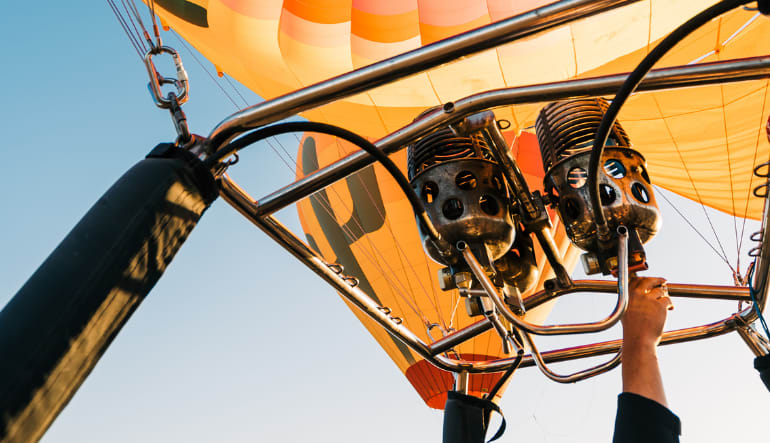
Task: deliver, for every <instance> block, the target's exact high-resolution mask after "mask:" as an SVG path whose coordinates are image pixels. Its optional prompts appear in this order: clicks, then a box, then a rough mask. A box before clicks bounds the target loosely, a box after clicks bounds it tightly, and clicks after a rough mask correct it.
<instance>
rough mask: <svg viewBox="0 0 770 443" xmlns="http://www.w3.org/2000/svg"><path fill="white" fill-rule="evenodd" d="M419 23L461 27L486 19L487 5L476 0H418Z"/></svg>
mask: <svg viewBox="0 0 770 443" xmlns="http://www.w3.org/2000/svg"><path fill="white" fill-rule="evenodd" d="M418 5H419V11H420V23H423V24H426V25H431V26H446V27H455V26H463V25H465V24H466V23H468V22H470V21H476V20H478V19H479V18H484V17H486V19H487V20H489V13H488V12H487V3H486V2H485V1H478V0H452V1H447V0H419V1H418Z"/></svg>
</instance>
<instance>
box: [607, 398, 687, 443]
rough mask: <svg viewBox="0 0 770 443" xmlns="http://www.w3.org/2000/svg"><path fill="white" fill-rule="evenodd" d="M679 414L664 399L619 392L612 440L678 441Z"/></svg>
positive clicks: (614, 442)
mask: <svg viewBox="0 0 770 443" xmlns="http://www.w3.org/2000/svg"><path fill="white" fill-rule="evenodd" d="M681 429H682V425H681V423H680V422H679V417H677V416H676V415H674V413H673V412H671V411H669V410H668V408H666V407H665V406H663V405H661V404H660V403H658V402H656V401H654V400H650V399H649V398H646V397H642V396H641V395H636V394H632V393H630V392H624V393H622V394H620V395H619V396H618V413H617V415H616V416H615V435H614V437H613V438H612V443H652V442H654V443H678V442H679V434H681V433H682V430H681Z"/></svg>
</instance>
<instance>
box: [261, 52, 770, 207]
mask: <svg viewBox="0 0 770 443" xmlns="http://www.w3.org/2000/svg"><path fill="white" fill-rule="evenodd" d="M626 76H627V74H615V75H609V76H603V77H593V78H586V79H579V80H567V81H561V82H554V83H544V84H540V85H532V86H521V87H514V88H506V89H497V90H493V91H488V92H483V93H479V94H474V95H471V96H469V97H466V98H463V99H461V100H458V101H455V102H454V106H453V108H452V112H451V113H446V112H444V111H443V110H435V111H432V112H429V113H427V114H425V115H424V116H423V117H422V118H420V119H418V120H416V121H414V122H413V123H411V124H409V125H406V126H404V127H403V128H401V129H399V130H397V131H395V132H393V133H391V134H389V135H387V136H385V137H383V138H381V139H380V140H378V141H377V142H375V145H376V146H377V147H378V148H380V149H382V150H383V151H384V152H385V153H386V154H391V153H393V152H397V151H399V150H401V149H403V148H404V147H405V146H406V145H407V144H408V143H410V142H412V141H414V140H416V139H418V138H420V137H423V136H425V135H426V134H428V133H429V132H431V131H433V130H435V129H437V128H439V127H442V126H446V125H448V124H451V123H454V122H458V121H460V120H461V119H462V118H464V116H466V115H468V114H472V113H475V112H479V111H482V110H485V109H489V108H494V107H499V106H506V105H513V104H524V103H539V102H547V101H554V100H566V99H569V98H576V97H587V96H598V95H607V94H613V93H615V92H616V91H617V89H618V88H620V86H621V85H622V84H623V81H625V79H626ZM767 77H770V56H763V57H753V58H745V59H737V60H729V61H724V62H715V63H704V64H700V65H686V66H678V67H673V68H665V69H656V70H653V71H650V73H649V74H647V77H646V78H645V79H644V80H643V81H642V83H641V84H640V85H639V88H637V92H644V91H656V90H661V89H672V88H684V87H692V86H701V85H709V84H716V83H729V82H738V81H746V80H756V79H761V78H767ZM281 118H283V117H281ZM373 162H374V158H373V157H371V156H370V155H369V154H368V153H366V152H363V151H356V152H354V153H352V154H350V155H348V156H346V157H343V158H342V159H340V160H338V161H336V162H335V163H332V164H331V165H329V166H326V167H324V168H322V169H320V170H318V171H316V172H314V173H312V174H310V175H308V176H306V177H304V178H302V179H300V180H297V181H296V182H294V183H292V184H290V185H288V186H286V187H285V188H283V189H281V190H279V191H277V192H274V193H272V194H269V195H267V196H266V197H264V198H262V199H261V200H259V204H258V206H259V210H258V214H259V215H266V214H272V213H274V212H275V211H278V210H280V209H282V208H284V207H286V206H288V205H290V204H292V203H294V202H296V201H298V200H300V199H302V198H305V197H307V196H309V195H310V194H312V193H314V192H316V191H318V190H320V189H322V188H324V187H326V186H328V185H330V184H332V183H334V182H335V181H337V180H340V179H342V178H344V177H346V176H348V175H350V174H352V173H354V172H356V171H358V170H360V169H363V168H365V167H366V166H369V165H370V164H372V163H373Z"/></svg>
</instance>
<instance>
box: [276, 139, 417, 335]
mask: <svg viewBox="0 0 770 443" xmlns="http://www.w3.org/2000/svg"><path fill="white" fill-rule="evenodd" d="M293 134H294V136H295V137H297V138H298V136H297V134H296V133H293ZM264 140H265V142H266V143H267V144H268V146H270V148H271V149H272V150H273V152H275V154H276V155H277V156H278V157H279V158H280V159H281V160H282V161H283V163H284V164H285V165H286V167H287V169H289V171H291V172H292V173H294V168H293V167H292V166H291V165H290V164H289V162H288V161H287V160H286V158H284V156H283V155H281V154H280V153H279V152H278V149H277V148H275V146H274V145H273V144H272V143H271V142H270V138H269V137H268V138H265V139H264ZM276 142H277V143H278V145H279V146H280V147H281V150H283V152H284V154H285V156H286V157H288V158H289V159H290V160H291V161H292V162H293V163H294V164H295V165H296V164H297V160H296V159H294V157H293V156H292V155H291V154H290V153H289V152H288V150H287V149H286V147H285V146H284V145H283V143H281V141H280V140H279V139H278V138H277V137H276ZM329 189H331V190H332V192H334V193H335V195H336V196H337V198H338V199H339V200H340V202H341V204H342V205H343V206H344V207H345V209H346V210H350V209H349V208H348V207H347V205H345V204H344V200H343V199H342V197H341V196H340V195H339V193H338V192H337V190H336V189H334V188H333V187H329ZM310 198H311V199H314V200H315V201H316V202H317V203H318V204H319V205H320V206H321V207H322V208H323V209H324V211H325V212H326V213H327V215H328V216H329V217H330V218H331V219H333V220H336V217H335V216H334V211H333V210H332V206H331V202H330V201H328V197H326V198H323V197H322V196H321V195H318V194H314V195H312V196H311V197H310ZM350 212H351V214H352V210H351V211H350ZM351 219H352V220H353V221H354V222H355V223H356V224H357V225H358V228H359V229H360V230H361V232H362V233H363V232H364V230H363V226H361V224H360V221H359V220H358V219H357V218H356V217H355V216H353V217H351ZM338 227H339V228H340V230H341V231H342V232H343V235H345V236H346V237H347V239H348V240H349V241H350V243H351V244H352V243H355V242H356V241H358V240H359V239H360V237H358V236H357V235H356V234H355V233H354V232H353V231H352V229H351V228H350V227H348V226H343V225H339V224H338ZM368 243H369V244H370V247H371V248H372V249H373V250H374V254H375V255H379V256H380V257H384V254H383V253H382V252H381V251H379V249H378V248H377V247H376V246H375V245H374V244H373V243H372V241H371V239H368ZM361 252H362V253H363V255H364V256H365V257H366V259H367V260H368V261H369V262H370V263H371V264H373V265H375V266H376V267H378V268H379V266H377V264H378V263H379V260H377V259H376V256H373V255H372V254H371V253H369V251H367V250H366V248H361ZM383 261H384V263H385V265H386V266H387V267H388V268H389V269H390V270H391V272H393V273H392V275H388V274H386V273H384V272H381V275H382V277H383V279H384V280H385V281H387V282H388V283H389V285H390V287H391V290H394V293H395V294H397V295H398V296H400V297H402V298H403V299H404V301H405V302H406V303H407V305H408V306H409V308H411V309H412V311H413V312H414V313H415V315H417V316H418V317H420V318H421V319H422V320H423V322H426V323H428V322H429V321H428V320H427V316H426V315H425V314H424V313H423V312H422V310H421V309H420V308H419V307H418V306H417V305H416V300H413V301H410V300H409V299H408V298H406V297H405V296H404V294H405V293H409V291H408V290H407V287H406V286H405V285H404V283H403V282H401V281H400V280H399V279H398V278H396V279H395V280H394V279H393V276H395V275H396V274H395V272H394V271H393V270H392V269H391V268H390V265H389V264H388V262H387V260H383ZM397 299H398V298H396V300H397ZM412 302H414V304H413V303H412ZM399 310H401V307H400V306H399ZM405 321H407V320H406V319H405Z"/></svg>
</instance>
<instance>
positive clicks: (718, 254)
mask: <svg viewBox="0 0 770 443" xmlns="http://www.w3.org/2000/svg"><path fill="white" fill-rule="evenodd" d="M653 186H654V187H655V189H657V192H658V193H659V194H660V196H661V197H663V200H665V201H666V203H668V204H669V205H670V206H671V207H672V208H673V209H674V211H676V213H677V214H679V216H680V217H682V219H683V220H684V221H685V222H686V223H687V224H688V225H690V228H692V230H693V231H695V233H696V234H698V236H699V237H700V238H702V239H703V241H704V242H706V244H707V245H708V246H709V247H710V248H711V249H712V250H713V251H714V253H716V255H717V257H719V258H720V259H722V261H724V262H725V263H727V266H729V267H730V269H731V270H733V272H734V271H735V270H734V269H733V267H732V265H731V264H730V262H729V261H728V260H727V257H726V256H724V255H722V254H720V253H719V251H717V249H716V248H715V247H714V245H713V244H711V242H710V241H708V239H707V238H706V237H705V236H704V235H703V234H701V232H700V231H699V230H698V228H696V227H695V225H693V224H692V223H691V222H690V220H689V219H688V218H687V217H686V216H685V215H684V214H683V213H682V212H681V211H680V210H679V208H677V207H676V205H675V204H674V203H673V202H672V201H671V200H669V199H668V197H666V194H665V193H664V192H663V191H664V189H663V188H661V187H660V186H657V185H653Z"/></svg>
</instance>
